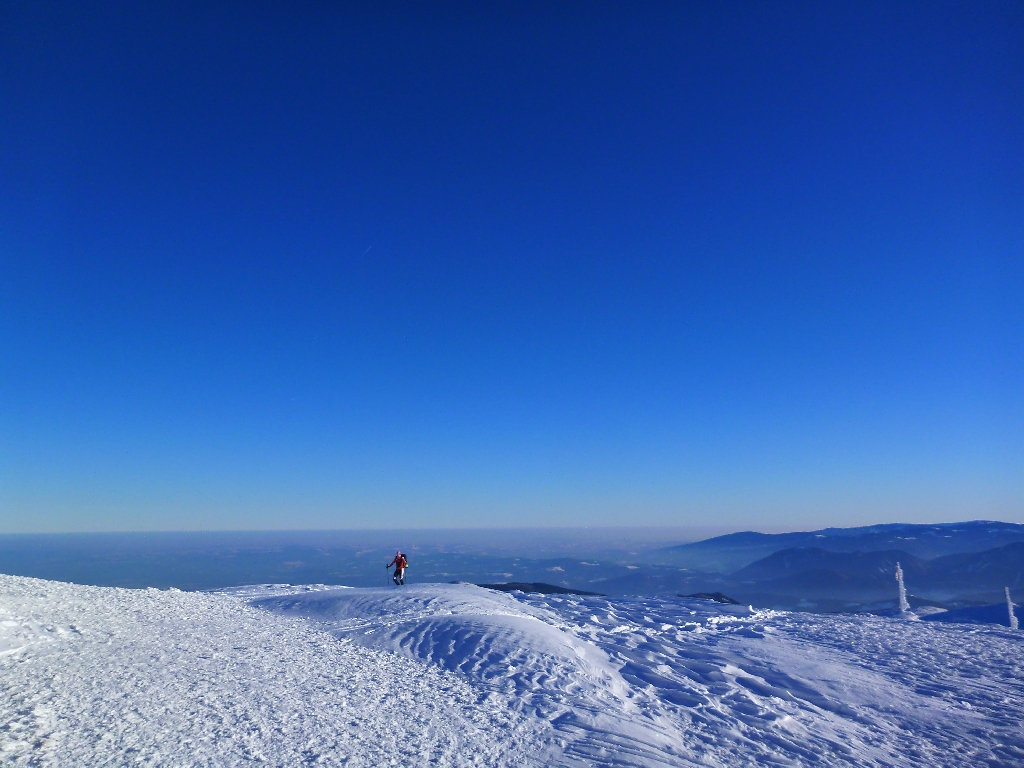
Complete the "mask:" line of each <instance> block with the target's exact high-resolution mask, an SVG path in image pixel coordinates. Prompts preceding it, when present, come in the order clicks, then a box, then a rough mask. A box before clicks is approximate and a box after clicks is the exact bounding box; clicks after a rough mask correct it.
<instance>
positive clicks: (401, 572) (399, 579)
mask: <svg viewBox="0 0 1024 768" xmlns="http://www.w3.org/2000/svg"><path fill="white" fill-rule="evenodd" d="M392 565H393V566H395V574H394V575H393V576H392V577H391V580H392V581H393V582H395V584H397V585H398V586H402V585H403V584H405V569H406V568H408V567H409V561H408V560H407V559H406V557H405V555H403V554H402V553H401V552H395V559H394V560H392V561H391V562H390V563H388V569H389V570H390V568H391V566H392Z"/></svg>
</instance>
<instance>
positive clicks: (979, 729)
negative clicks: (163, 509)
mask: <svg viewBox="0 0 1024 768" xmlns="http://www.w3.org/2000/svg"><path fill="white" fill-rule="evenodd" d="M1022 651H1024V642H1022V635H1021V633H1019V632H1012V631H1010V630H1009V629H1007V628H1003V627H997V626H985V627H978V626H969V625H956V624H939V623H931V622H920V621H907V620H904V619H890V618H881V617H874V616H825V615H814V614H804V613H781V612H772V611H757V610H751V609H749V608H746V607H740V606H725V605H719V604H716V603H711V602H706V601H701V600H687V599H666V598H650V597H645V598H639V597H638V598H621V597H620V598H601V597H581V596H573V595H522V594H519V593H514V594H506V593H499V592H491V591H489V590H484V589H481V588H479V587H474V586H471V585H467V584H452V585H447V584H428V585H419V586H409V587H406V588H404V589H398V588H394V589H344V588H327V587H287V586H263V587H247V588H239V589H233V590H226V591H223V592H220V593H216V594H202V593H183V592H174V591H170V592H161V591H156V590H135V591H133V590H120V589H109V588H97V587H81V586H74V585H69V584H61V583H56V582H46V581H39V580H34V579H26V578H17V577H8V576H0V687H2V699H0V748H2V752H0V763H3V764H11V765H21V764H24V765H98V764H113V765H124V764H139V765H190V764H203V765H243V764H245V765H248V764H268V765H319V764H324V765H367V766H370V765H373V766H380V765H406V766H411V765H510V766H511V765H527V766H529V765H535V766H542V765H562V766H584V765H606V766H627V765H635V766H683V765H723V766H728V765H750V766H753V765H804V764H817V765H858V766H863V765H891V766H903V765H922V766H923V765H950V766H952V765H956V766H965V765H979V764H986V765H1021V764H1024V728H1022V726H1021V723H1020V719H1019V714H1020V712H1021V711H1024V683H1022V681H1021V673H1022V672H1024V661H1022Z"/></svg>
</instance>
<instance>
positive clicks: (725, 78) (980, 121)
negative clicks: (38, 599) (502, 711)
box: [0, 2, 1024, 532]
mask: <svg viewBox="0 0 1024 768" xmlns="http://www.w3.org/2000/svg"><path fill="white" fill-rule="evenodd" d="M359 5H362V6H367V7H362V8H360V7H359ZM359 5H356V4H337V3H320V2H306V3H269V2H262V3H261V2H245V3H219V4H213V3H196V4H189V3H134V4H122V3H107V4H96V5H93V4H79V3H74V4H66V5H65V4H54V3H35V2H32V3H30V2H11V3H7V4H5V5H4V7H3V9H2V10H0V102H2V105H3V106H2V109H0V532H2V531H59V530H124V529H131V530H152V529H196V528H198V529H219V528H260V529H263V528H326V527H372V528H380V527H388V526H402V527H410V526H411V527H417V526H423V527H451V526H517V525H528V526H537V525H541V526H543V525H634V524H635V525H643V524H650V525H724V526H735V527H737V528H748V527H753V528H759V529H765V530H767V529H780V528H790V527H820V526H825V525H846V524H860V523H871V522H891V521H894V520H903V521H911V522H926V521H927V522H931V521H939V520H954V519H964V518H979V517H983V518H984V517H989V518H1000V519H1005V520H1009V521H1016V522H1024V310H1022V307H1024V258H1022V254H1024V45H1022V42H1021V41H1022V40H1024V4H1022V3H1020V2H992V3H936V2H922V3H898V2H897V3H893V2H883V3H876V4H872V3H827V2H826V3H818V2H815V3H807V4H803V3H768V2H765V3H717V2H706V3H665V4H657V3H536V4H530V3H518V2H515V3H514V2H496V3H466V4H463V5H458V4H444V5H443V6H441V5H438V4H430V3H423V4H413V5H406V4H388V3H373V4H359ZM211 6H215V7H211ZM368 6H372V8H369V7H368Z"/></svg>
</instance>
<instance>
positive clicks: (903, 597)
mask: <svg viewBox="0 0 1024 768" xmlns="http://www.w3.org/2000/svg"><path fill="white" fill-rule="evenodd" d="M896 583H897V584H899V585H900V613H907V612H908V611H909V610H910V603H908V602H907V588H906V586H904V584H903V569H902V568H900V564H899V563H896Z"/></svg>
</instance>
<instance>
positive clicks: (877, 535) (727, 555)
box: [651, 520, 1024, 574]
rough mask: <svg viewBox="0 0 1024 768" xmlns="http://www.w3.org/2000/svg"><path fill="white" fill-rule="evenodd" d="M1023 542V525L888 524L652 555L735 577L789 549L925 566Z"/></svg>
mask: <svg viewBox="0 0 1024 768" xmlns="http://www.w3.org/2000/svg"><path fill="white" fill-rule="evenodd" d="M1017 542H1024V525H1020V524H1017V523H1003V522H998V521H992V520H972V521H969V522H963V523H938V524H933V525H921V524H911V523H888V524H884V525H869V526H862V527H858V528H823V529H820V530H817V531H798V532H793V533H775V534H772V533H758V532H755V531H743V532H739V533H730V534H726V535H725V536H716V537H715V538H711V539H705V540H704V541H698V542H693V543H690V544H681V545H678V546H674V547H667V548H665V549H661V550H657V551H656V552H654V553H651V559H652V561H653V562H656V563H659V564H663V565H674V566H677V567H683V568H689V569H692V570H695V571H706V572H714V573H723V574H727V573H735V572H737V571H739V570H741V569H743V568H745V567H747V566H749V565H751V564H753V563H755V562H757V561H758V560H762V559H764V558H766V557H768V556H770V555H772V554H774V553H776V552H781V551H783V550H787V549H794V548H806V549H821V550H824V551H827V552H836V553H841V552H884V551H899V552H905V553H907V554H908V555H912V556H914V557H916V558H920V559H922V560H933V559H935V558H938V557H943V556H946V555H956V554H968V553H977V552H983V551H986V550H992V549H996V548H999V547H1002V546H1005V545H1007V544H1013V543H1017Z"/></svg>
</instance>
